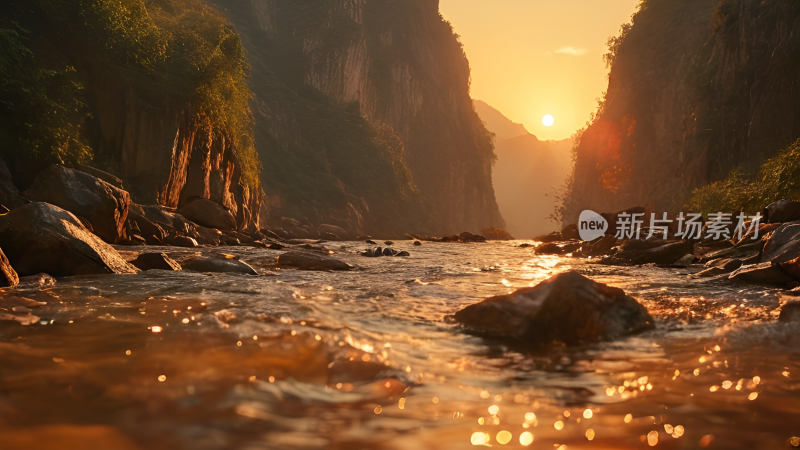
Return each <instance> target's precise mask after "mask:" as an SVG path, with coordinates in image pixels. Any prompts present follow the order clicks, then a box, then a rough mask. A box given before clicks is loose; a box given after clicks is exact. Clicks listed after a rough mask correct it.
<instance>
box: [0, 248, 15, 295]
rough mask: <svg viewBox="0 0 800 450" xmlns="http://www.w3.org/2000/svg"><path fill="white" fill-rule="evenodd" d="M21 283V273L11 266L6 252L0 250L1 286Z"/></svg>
mask: <svg viewBox="0 0 800 450" xmlns="http://www.w3.org/2000/svg"><path fill="white" fill-rule="evenodd" d="M18 284H19V275H17V271H16V270H14V268H13V267H11V263H9V262H8V258H6V255H5V253H3V251H2V250H0V287H7V286H10V287H15V286H17V285H18Z"/></svg>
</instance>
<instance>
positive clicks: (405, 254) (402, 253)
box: [395, 250, 411, 256]
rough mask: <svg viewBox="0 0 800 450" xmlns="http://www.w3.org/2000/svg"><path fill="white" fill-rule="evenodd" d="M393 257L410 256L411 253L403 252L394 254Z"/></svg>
mask: <svg viewBox="0 0 800 450" xmlns="http://www.w3.org/2000/svg"><path fill="white" fill-rule="evenodd" d="M395 256H411V253H408V252H407V251H405V250H403V251H402V252H400V253H398V254H396V255H395Z"/></svg>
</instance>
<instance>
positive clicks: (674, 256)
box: [614, 240, 694, 265]
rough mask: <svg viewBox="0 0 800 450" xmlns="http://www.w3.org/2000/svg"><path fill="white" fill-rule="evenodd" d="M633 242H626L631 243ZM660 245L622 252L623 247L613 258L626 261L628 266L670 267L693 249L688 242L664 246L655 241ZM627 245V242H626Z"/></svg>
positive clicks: (676, 242) (671, 243)
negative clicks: (653, 265)
mask: <svg viewBox="0 0 800 450" xmlns="http://www.w3.org/2000/svg"><path fill="white" fill-rule="evenodd" d="M632 241H634V240H631V241H628V242H632ZM657 242H658V243H661V244H662V245H659V246H657V247H652V248H644V249H629V250H624V249H625V246H624V245H623V251H621V252H619V253H617V254H616V255H614V258H616V259H618V260H621V261H627V262H629V263H630V264H636V265H638V264H658V265H670V264H672V263H674V262H675V261H677V260H679V259H680V258H682V257H683V256H684V255H686V254H687V253H691V251H692V249H693V248H694V244H693V243H692V242H689V241H673V242H669V241H667V242H668V243H666V244H663V241H657ZM626 244H627V242H626Z"/></svg>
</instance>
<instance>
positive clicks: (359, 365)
mask: <svg viewBox="0 0 800 450" xmlns="http://www.w3.org/2000/svg"><path fill="white" fill-rule="evenodd" d="M343 245H352V246H353V249H357V248H358V247H357V246H356V245H355V244H343ZM401 245H403V244H402V243H400V244H398V246H401ZM512 245H513V244H512V243H509V244H504V243H491V244H487V245H486V246H477V245H464V246H455V245H447V244H441V245H438V244H430V245H427V244H426V245H424V246H422V247H419V248H413V249H412V257H411V259H409V260H405V261H400V260H397V261H395V260H389V261H374V259H371V258H358V257H357V256H356V255H354V254H350V253H348V252H349V251H350V250H348V249H347V248H345V249H337V255H339V256H340V257H341V258H342V259H344V260H346V261H348V262H350V263H352V264H358V265H360V266H361V268H360V269H359V270H357V271H355V272H353V273H348V274H332V273H327V272H300V271H288V270H281V271H278V270H273V269H270V268H269V266H268V265H261V266H259V261H262V260H268V259H269V258H267V257H266V256H263V254H264V253H263V252H269V251H266V250H259V251H256V250H247V251H245V250H241V249H239V248H234V249H231V250H230V252H231V253H232V254H237V256H239V257H240V258H241V259H243V260H245V261H247V262H249V263H251V264H253V265H254V266H257V267H260V268H261V269H262V270H264V275H263V276H260V277H244V276H231V275H212V276H207V275H201V274H188V273H187V274H165V273H144V274H140V275H136V276H129V277H82V278H75V279H70V280H59V283H58V284H57V285H56V287H55V288H48V289H43V290H40V291H36V292H29V293H28V292H26V293H25V294H24V295H25V297H26V298H30V299H32V300H35V301H39V302H48V304H47V305H46V306H41V307H39V308H38V309H37V310H36V314H37V316H40V317H42V321H43V322H44V324H39V325H30V326H23V325H19V324H16V323H14V324H7V323H5V322H3V323H0V441H1V442H3V444H4V446H2V447H3V450H6V447H7V448H8V449H16V448H25V449H26V450H29V449H37V448H49V447H47V442H49V441H52V440H57V441H59V442H66V443H67V444H65V445H66V446H65V447H63V448H77V449H80V448H89V447H88V446H87V445H88V444H87V443H92V442H95V443H96V442H101V443H105V444H107V445H112V444H113V447H109V448H121V449H129V448H131V449H136V448H138V449H144V448H148V449H161V448H164V449H167V448H168V449H171V450H172V449H181V448H192V449H194V448H198V449H200V448H203V449H206V448H208V449H217V448H219V449H228V448H233V449H244V450H252V449H261V448H264V449H284V448H285V449H305V448H333V449H354V448H364V449H368V448H369V449H371V448H375V449H381V450H383V449H398V450H399V449H405V448H421V449H437V450H438V449H460V448H464V447H465V446H470V445H476V446H483V445H492V446H504V447H520V446H526V447H527V446H530V447H533V448H548V449H549V448H553V449H582V448H609V449H610V448H613V449H629V448H630V449H641V448H649V447H651V446H655V447H657V448H675V449H677V448H720V449H739V448H741V449H774V448H786V447H790V446H795V447H797V446H800V438H797V437H796V436H798V435H800V429H798V428H797V424H798V423H800V382H798V381H797V379H796V376H795V375H794V374H796V373H800V371H798V366H800V353H799V350H798V349H800V333H798V331H800V329H799V328H798V327H796V326H792V325H787V324H778V323H776V322H775V317H774V314H772V312H773V311H774V310H775V308H776V307H777V305H778V303H777V302H778V301H777V298H776V297H775V296H774V293H775V291H774V290H770V289H769V288H764V287H752V286H745V285H733V284H729V283H728V282H723V281H717V280H710V281H708V280H702V281H698V280H694V279H689V278H687V277H686V276H685V275H686V273H684V272H681V270H678V269H658V268H649V267H642V268H619V267H606V266H598V265H589V264H585V263H584V262H582V261H578V260H573V259H569V258H559V257H538V256H535V255H533V254H532V253H531V252H530V251H528V250H525V249H519V248H516V247H513V246H512ZM226 251H227V250H226ZM237 252H238V253H237ZM273 253H274V252H273ZM178 256H179V255H178ZM273 259H274V257H273ZM375 259H377V258H375ZM569 268H575V269H577V270H579V271H581V272H583V273H584V274H586V275H587V276H590V277H592V278H594V279H597V280H599V281H603V282H608V283H611V284H613V285H616V286H620V287H622V288H624V289H626V291H628V292H630V293H631V294H632V295H634V296H636V297H638V298H640V299H642V301H643V302H644V303H645V305H646V306H647V307H648V309H649V310H650V311H651V312H652V313H653V314H654V316H655V317H656V320H657V328H656V330H654V331H652V332H648V333H645V334H643V335H640V336H635V337H631V338H628V339H623V340H620V341H617V342H613V343H605V344H597V345H591V346H583V347H577V348H565V347H558V346H556V347H553V348H548V349H545V350H543V349H525V348H516V347H514V346H513V345H509V344H508V343H504V342H491V341H485V340H483V339H480V338H478V337H474V336H469V335H467V334H464V333H463V332H461V330H460V329H458V327H457V326H455V325H453V324H452V323H450V322H448V321H447V320H445V317H446V316H447V315H448V314H452V313H453V312H454V311H455V310H457V309H458V308H460V307H463V306H465V305H467V304H470V303H474V302H475V301H478V300H480V299H482V298H485V297H488V296H491V295H495V294H498V293H505V292H507V291H508V290H509V289H512V290H513V289H516V288H519V287H524V286H529V285H533V284H536V283H537V282H538V281H540V280H542V279H544V278H547V277H548V276H550V275H552V274H553V273H555V272H558V271H563V270H567V269H569ZM476 269H477V270H476ZM765 294H768V295H765ZM2 295H10V294H8V293H0V296H2ZM742 305H744V306H742ZM70 445H71V447H70ZM100 448H103V447H100Z"/></svg>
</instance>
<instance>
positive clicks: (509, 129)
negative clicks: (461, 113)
mask: <svg viewBox="0 0 800 450" xmlns="http://www.w3.org/2000/svg"><path fill="white" fill-rule="evenodd" d="M472 104H473V105H475V111H476V112H477V113H478V116H480V118H481V120H483V121H484V122H486V128H487V129H488V130H489V131H491V132H492V133H494V134H496V135H497V139H508V138H512V137H516V136H520V135H523V134H528V130H526V129H525V125H522V124H521V123H516V122H512V121H511V119H509V118H508V117H506V116H504V115H503V113H501V112H500V111H498V110H496V109H494V108H492V107H491V106H489V104H488V103H486V102H484V101H481V100H472Z"/></svg>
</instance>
